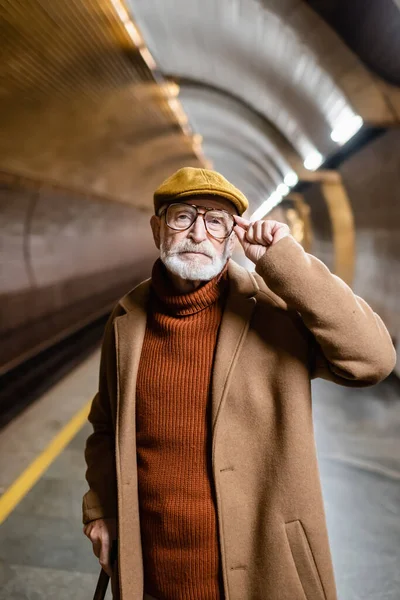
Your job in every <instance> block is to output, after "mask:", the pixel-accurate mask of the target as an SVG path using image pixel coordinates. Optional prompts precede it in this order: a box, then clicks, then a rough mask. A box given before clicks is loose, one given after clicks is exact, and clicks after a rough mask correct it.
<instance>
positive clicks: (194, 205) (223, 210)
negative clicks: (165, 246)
mask: <svg viewBox="0 0 400 600" xmlns="http://www.w3.org/2000/svg"><path fill="white" fill-rule="evenodd" d="M177 204H183V205H185V206H193V208H195V209H196V213H197V214H196V218H195V219H194V221H193V223H191V224H190V225H189V226H188V227H185V229H175V228H174V227H171V225H169V224H168V223H167V212H168V209H169V207H170V206H176V205H177ZM199 208H204V211H205V212H203V213H201V212H199V211H198V209H199ZM212 210H217V211H220V212H224V213H226V214H228V215H230V216H231V217H234V215H233V214H231V213H230V212H228V211H227V210H225V209H223V208H215V207H214V208H209V207H207V206H197V204H188V203H187V202H171V204H168V205H167V206H165V207H164V208H162V209H161V211H160V212H159V213H158V216H159V217H162V216H163V215H165V224H166V225H167V227H169V228H170V229H172V231H187V230H188V229H190V228H191V227H192V226H193V225H194V224H195V223H196V221H197V219H198V216H199V215H200V216H202V217H203V221H204V227H205V229H206V231H207V233H208V234H209V235H211V237H213V238H215V239H216V240H227V239H228V237H229V236H230V235H232V232H233V229H234V227H235V224H236V223H235V219H233V224H232V229H231V231H230V232H229V233H228V235H225V236H224V237H217V236H216V235H214V234H213V233H210V232H209V231H208V229H207V223H206V220H205V218H204V216H205V215H206V214H207V213H208V212H211V211H212Z"/></svg>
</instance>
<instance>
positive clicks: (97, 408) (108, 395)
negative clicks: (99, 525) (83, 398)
mask: <svg viewBox="0 0 400 600" xmlns="http://www.w3.org/2000/svg"><path fill="white" fill-rule="evenodd" d="M121 310H122V309H121V308H120V307H119V306H118V305H117V307H116V308H114V310H113V312H112V313H111V316H110V317H109V319H108V321H107V324H106V326H105V330H104V336H103V342H102V347H101V358H100V372H99V388H98V392H97V394H96V395H95V397H94V398H93V401H92V405H91V409H90V412H89V416H88V420H89V422H90V423H91V424H92V426H93V433H92V434H91V435H90V436H89V437H88V439H87V441H86V447H85V460H86V465H87V470H86V480H87V482H88V484H89V491H88V492H86V494H85V495H84V497H83V503H82V509H83V519H82V520H83V523H88V522H89V521H93V520H94V519H100V518H113V517H116V516H117V483H116V470H115V409H114V407H113V405H112V399H113V398H115V395H116V386H117V374H116V373H117V369H116V353H115V341H114V332H113V323H114V319H115V317H116V316H118V314H119V312H120V311H121Z"/></svg>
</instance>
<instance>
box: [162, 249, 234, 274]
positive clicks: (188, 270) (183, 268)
mask: <svg viewBox="0 0 400 600" xmlns="http://www.w3.org/2000/svg"><path fill="white" fill-rule="evenodd" d="M180 250H181V251H183V250H186V251H190V250H193V251H194V252H200V251H204V252H206V253H207V254H208V255H210V254H211V252H212V250H211V249H210V248H209V247H207V249H205V248H204V247H203V248H202V247H201V245H200V244H189V243H188V242H187V241H186V242H185V243H184V244H182V247H181V248H180ZM229 257H230V252H229V249H228V244H227V243H226V245H225V248H224V252H223V254H222V256H216V255H215V254H213V256H212V257H211V258H212V262H211V263H210V264H209V265H203V264H197V261H196V259H194V260H191V261H188V260H185V259H182V258H181V257H180V255H179V254H178V253H177V252H174V253H171V252H169V251H168V250H165V247H164V244H163V243H161V246H160V258H161V261H162V262H163V263H164V265H165V266H166V268H167V269H168V271H170V272H171V273H173V274H174V275H177V276H178V277H180V278H181V279H187V280H190V281H210V280H211V279H213V278H214V277H216V276H217V275H219V273H220V272H221V271H222V269H223V268H224V266H225V263H226V261H227V260H228V258H229Z"/></svg>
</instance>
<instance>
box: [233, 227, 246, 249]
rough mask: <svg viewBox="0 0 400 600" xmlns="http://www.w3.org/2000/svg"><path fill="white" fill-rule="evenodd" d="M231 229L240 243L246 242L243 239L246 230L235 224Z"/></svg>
mask: <svg viewBox="0 0 400 600" xmlns="http://www.w3.org/2000/svg"><path fill="white" fill-rule="evenodd" d="M233 230H234V232H235V233H236V235H237V237H238V238H239V242H240V243H241V245H242V246H244V244H245V243H246V240H245V239H244V238H245V235H246V230H245V229H242V227H239V225H235V227H234V228H233Z"/></svg>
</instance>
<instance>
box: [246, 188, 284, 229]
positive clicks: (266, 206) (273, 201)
mask: <svg viewBox="0 0 400 600" xmlns="http://www.w3.org/2000/svg"><path fill="white" fill-rule="evenodd" d="M281 200H282V194H280V193H279V192H278V190H276V191H275V192H273V193H272V194H271V195H270V197H269V198H268V200H266V201H265V202H263V203H262V204H261V206H259V207H258V208H257V210H256V211H254V212H253V214H252V215H251V217H250V221H251V222H254V221H258V220H259V219H262V218H263V217H265V215H267V214H268V213H269V212H270V211H271V210H272V209H273V208H275V206H276V205H277V204H279V202H280V201H281Z"/></svg>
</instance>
